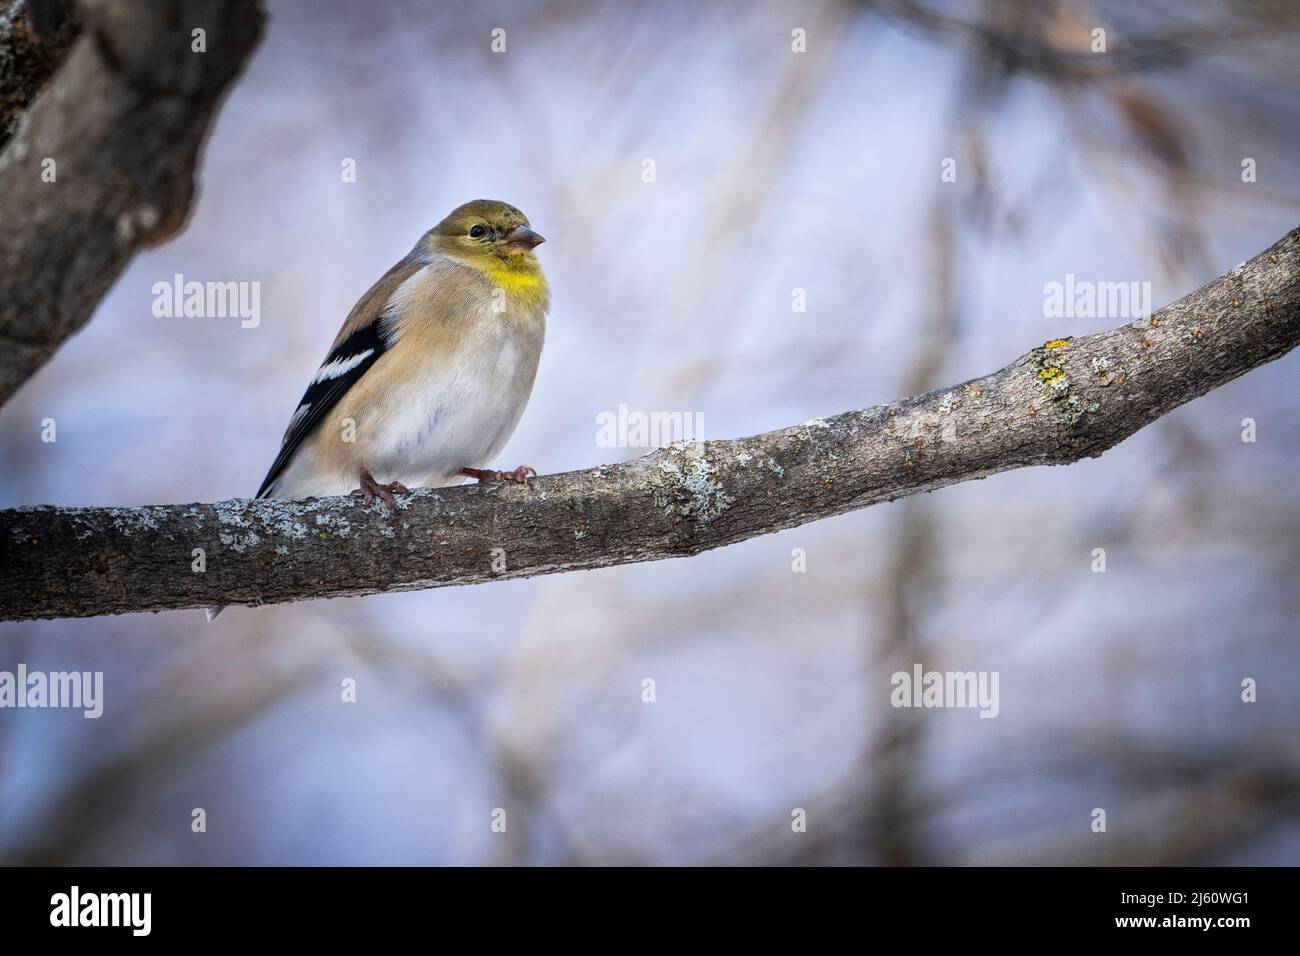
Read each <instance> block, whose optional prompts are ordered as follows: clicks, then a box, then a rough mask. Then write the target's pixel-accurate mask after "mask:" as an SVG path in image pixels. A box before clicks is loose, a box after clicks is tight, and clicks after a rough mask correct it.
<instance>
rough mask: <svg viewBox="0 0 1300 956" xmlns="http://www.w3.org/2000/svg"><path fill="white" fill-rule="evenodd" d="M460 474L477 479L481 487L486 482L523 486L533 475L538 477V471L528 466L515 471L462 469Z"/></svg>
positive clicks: (522, 466) (521, 466)
mask: <svg viewBox="0 0 1300 956" xmlns="http://www.w3.org/2000/svg"><path fill="white" fill-rule="evenodd" d="M460 473H461V474H462V475H464V476H465V477H466V478H477V479H478V483H479V484H480V485H481V484H483V482H485V481H517V482H518V483H519V484H521V485H526V484H528V476H529V474H532V476H533V477H534V478H536V477H537V469H536V468H532V467H529V466H528V465H520V466H519V467H518V468H516V469H515V470H514V471H492V470H491V469H490V468H462V469H461V470H460Z"/></svg>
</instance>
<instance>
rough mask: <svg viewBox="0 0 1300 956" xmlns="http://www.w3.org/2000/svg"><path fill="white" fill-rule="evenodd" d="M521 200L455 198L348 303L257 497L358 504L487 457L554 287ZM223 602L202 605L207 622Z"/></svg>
mask: <svg viewBox="0 0 1300 956" xmlns="http://www.w3.org/2000/svg"><path fill="white" fill-rule="evenodd" d="M543 241H544V240H543V239H542V237H541V236H540V235H538V234H537V233H536V232H534V231H533V230H532V229H531V228H530V227H529V224H528V219H527V217H526V216H524V214H523V213H522V212H520V211H519V210H518V209H516V208H515V207H514V206H511V205H509V204H507V203H503V202H496V201H493V200H487V199H476V200H474V201H473V202H468V203H466V204H465V205H463V206H460V207H458V208H456V209H454V210H452V212H451V214H450V215H448V216H447V218H446V219H444V220H442V222H440V223H438V225H436V226H434V227H433V228H432V229H430V230H429V231H428V232H426V233H425V234H424V235H423V236H422V237H421V238H420V241H419V242H417V243H416V244H415V248H414V249H412V250H411V251H410V253H408V254H407V256H406V258H404V259H403V260H402V261H401V262H399V263H397V265H395V266H393V267H392V268H391V269H389V270H388V272H386V273H385V274H384V275H383V277H382V278H381V279H380V280H379V281H378V282H376V283H375V284H374V285H373V286H371V287H370V291H368V292H367V293H366V294H365V295H363V296H362V297H361V301H360V302H358V303H357V304H356V305H355V306H354V307H353V309H352V311H351V313H349V314H348V317H347V321H345V322H344V323H343V328H342V329H340V330H339V334H338V335H337V336H336V337H335V339H334V344H333V345H332V346H330V351H329V354H328V355H327V356H326V357H325V361H324V362H322V363H321V366H320V368H319V369H318V370H317V372H316V375H315V377H314V378H313V379H312V381H311V384H310V385H308V386H307V391H305V392H304V393H303V396H302V401H300V402H299V403H298V409H297V411H295V412H294V413H293V417H292V418H290V419H289V426H288V428H287V429H286V431H285V433H284V439H283V441H282V442H281V443H280V451H279V454H277V455H276V456H275V461H274V462H272V463H271V468H270V470H269V471H268V472H267V473H266V478H265V479H264V480H263V481H262V486H261V488H259V489H258V491H257V497H258V498H303V497H308V496H317V497H319V496H324V495H344V494H348V493H350V492H351V491H352V490H353V489H356V488H357V487H358V485H359V487H360V491H361V493H362V495H363V497H364V501H365V503H367V504H369V503H370V501H371V499H372V498H375V497H378V498H380V499H382V500H383V501H384V502H385V503H386V504H387V505H388V506H389V507H390V508H391V507H395V504H396V502H395V499H394V497H393V496H394V494H395V493H402V492H405V491H406V490H407V489H408V486H409V487H417V486H420V487H426V488H438V487H442V486H445V485H451V484H457V483H459V482H461V481H463V480H464V479H465V478H477V479H478V480H479V481H480V482H482V481H503V480H507V479H509V480H514V481H518V482H526V481H527V477H528V475H529V473H532V474H536V473H537V472H536V471H535V470H534V469H532V468H529V467H527V466H520V467H518V468H516V469H514V470H513V471H508V472H500V471H491V470H488V469H487V467H486V466H487V465H488V464H489V463H491V462H492V460H493V459H494V458H495V457H496V455H497V454H498V453H499V452H500V451H501V449H502V447H503V446H504V445H505V443H506V441H507V440H508V439H509V438H510V435H511V434H512V433H513V432H514V430H515V426H516V425H517V424H518V423H519V418H520V416H521V415H522V414H523V411H524V406H525V405H526V404H527V403H528V396H529V394H530V393H531V392H532V389H533V380H534V378H535V377H536V375H537V363H538V359H539V358H540V357H541V353H542V339H543V335H544V333H545V330H546V310H547V308H548V307H549V305H550V292H549V290H548V288H547V285H546V278H545V277H544V276H543V275H542V268H541V264H540V263H539V262H538V261H537V256H536V255H534V253H533V249H535V248H536V247H537V246H538V245H539V244H541V243H542V242H543ZM220 611H221V609H220V608H216V609H214V610H210V611H209V612H208V619H209V620H213V619H215V618H216V615H217V614H219V613H220Z"/></svg>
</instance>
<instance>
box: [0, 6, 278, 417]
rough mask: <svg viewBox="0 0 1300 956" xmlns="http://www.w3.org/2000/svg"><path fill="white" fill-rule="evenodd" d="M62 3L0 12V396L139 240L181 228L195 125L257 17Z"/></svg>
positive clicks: (50, 350) (245, 50)
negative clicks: (0, 218)
mask: <svg viewBox="0 0 1300 956" xmlns="http://www.w3.org/2000/svg"><path fill="white" fill-rule="evenodd" d="M75 10H76V13H75V16H74V14H73V13H72V12H66V13H65V9H64V8H63V7H62V6H61V5H59V4H57V3H54V2H52V0H37V2H36V3H35V4H32V3H31V2H30V0H28V3H27V4H26V5H23V4H12V5H11V6H10V8H9V11H8V13H7V14H5V16H4V17H3V19H0V44H3V46H0V49H6V50H8V51H10V52H9V54H7V55H6V56H5V57H4V58H3V59H0V97H2V99H0V109H3V113H2V114H0V120H3V121H5V124H6V125H5V130H6V132H9V131H10V130H12V135H10V136H8V137H7V142H5V143H4V144H3V152H0V197H3V201H4V212H5V215H4V223H3V227H2V228H0V403H3V402H4V401H6V400H7V399H8V398H9V396H10V395H12V394H13V393H14V391H15V390H16V389H17V388H18V386H19V385H21V384H22V383H23V382H24V381H25V380H26V379H27V378H28V377H29V376H30V375H31V374H32V373H33V372H35V371H36V370H37V369H38V368H40V367H41V366H42V365H43V364H44V363H45V362H46V361H47V360H48V359H49V358H50V356H51V355H53V354H54V352H55V350H56V349H58V347H59V346H60V345H61V344H62V343H63V341H64V340H65V339H66V338H67V337H68V336H70V335H72V334H73V333H74V332H76V331H77V330H78V329H80V328H81V327H82V326H83V325H84V324H85V323H86V322H87V321H88V320H89V319H90V316H91V313H92V312H93V311H94V310H95V307H96V306H98V305H99V302H100V299H101V298H103V296H104V293H106V292H107V291H108V289H109V287H110V286H111V285H112V284H113V282H114V281H116V279H117V278H118V276H119V275H121V273H122V271H123V270H124V269H125V268H126V266H127V264H128V263H129V262H130V261H131V259H132V257H133V256H134V255H135V254H136V252H137V251H138V250H139V249H141V248H145V247H148V246H151V245H157V244H158V243H160V242H163V241H165V240H166V239H169V238H170V237H172V236H173V235H175V234H176V232H178V231H179V230H180V229H181V227H182V226H183V225H184V223H185V222H186V220H187V219H188V217H189V214H190V204H191V202H192V200H193V197H194V175H195V167H196V165H197V163H198V159H199V152H200V149H201V147H202V145H203V142H204V140H205V139H206V137H207V133H208V128H209V126H210V124H211V121H212V118H213V116H214V115H215V113H216V110H217V106H218V105H219V103H220V102H221V100H222V98H223V97H224V96H225V94H226V91H227V90H228V89H229V87H230V84H231V83H232V82H233V81H234V79H235V77H236V76H238V74H239V72H240V71H241V70H242V69H243V67H244V63H245V61H246V60H247V58H248V57H249V56H250V55H251V54H252V51H253V48H254V47H255V46H256V45H257V42H258V40H259V39H260V37H261V33H262V22H263V17H264V15H263V13H262V8H261V4H260V2H259V0H192V2H180V0H167V2H157V0H84V2H82V3H81V4H80V5H79V6H77V7H76V8H75ZM76 22H80V24H81V31H80V33H79V35H78V37H77V39H76V40H75V41H73V40H72V34H73V31H74V29H75V28H74V27H73V26H72V25H71V24H73V23H76ZM196 34H200V35H196ZM6 40H7V41H8V42H7V43H6V42H5V41H6ZM69 43H71V49H70V50H68V51H67V53H66V60H64V61H63V64H62V66H60V67H59V68H58V70H57V72H54V73H53V75H52V76H51V75H50V71H51V69H52V68H53V66H54V64H56V63H58V62H59V60H60V57H61V56H62V55H63V51H64V48H65V47H66V46H67V45H68V44H69ZM199 47H202V48H201V49H199ZM37 90H41V92H40V93H39V94H38V95H36V98H35V100H34V101H32V102H30V103H29V102H28V101H29V100H30V99H31V97H32V96H33V95H34V94H36V93H37ZM24 109H26V110H27V112H25V113H21V120H20V121H18V122H17V124H16V128H15V127H14V125H12V124H10V123H9V120H11V119H12V118H13V117H14V116H16V115H19V113H20V111H22V110H24Z"/></svg>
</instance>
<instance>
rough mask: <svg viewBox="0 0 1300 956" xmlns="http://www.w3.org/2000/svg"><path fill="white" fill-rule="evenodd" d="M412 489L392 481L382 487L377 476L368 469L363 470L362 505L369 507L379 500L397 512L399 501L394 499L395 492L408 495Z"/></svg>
mask: <svg viewBox="0 0 1300 956" xmlns="http://www.w3.org/2000/svg"><path fill="white" fill-rule="evenodd" d="M410 490H411V489H410V488H407V487H406V485H404V484H402V483H401V482H400V481H390V482H389V483H388V484H386V485H381V484H380V483H379V482H377V481H375V476H374V475H372V474H371V473H370V472H369V471H368V470H367V469H365V468H362V469H361V504H362V505H368V504H370V502H372V501H374V500H375V499H376V498H378V499H379V500H380V501H382V502H383V503H384V504H386V505H388V508H389V510H391V511H396V510H397V499H396V498H394V497H393V493H394V492H400V493H401V494H406V493H407V492H409V491H410Z"/></svg>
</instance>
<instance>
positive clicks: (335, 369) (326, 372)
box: [257, 321, 392, 498]
mask: <svg viewBox="0 0 1300 956" xmlns="http://www.w3.org/2000/svg"><path fill="white" fill-rule="evenodd" d="M381 326H382V322H381V321H375V322H371V323H370V324H369V325H366V326H364V327H362V328H359V329H357V330H356V331H355V332H353V333H352V334H351V335H349V336H348V337H347V338H346V339H344V340H343V341H342V342H340V343H339V344H338V345H337V346H335V348H334V350H333V351H331V352H330V354H329V355H327V356H326V357H325V361H324V362H322V363H321V367H320V371H318V372H317V373H316V378H315V379H313V380H312V383H311V384H310V385H308V386H307V391H305V392H303V394H302V401H300V402H299V403H298V410H297V411H296V412H294V413H293V418H291V419H290V420H289V428H288V430H287V431H286V432H285V433H284V441H283V442H282V443H281V444H280V452H279V454H277V455H276V456H275V461H273V462H272V463H271V468H270V470H269V471H268V472H267V473H266V477H265V478H264V479H262V487H260V488H258V489H257V497H259V498H261V497H263V496H265V495H266V491H267V489H268V488H270V487H271V485H272V484H273V483H274V482H275V480H276V479H277V478H279V477H280V474H281V473H282V472H283V471H284V469H285V466H287V465H288V464H289V461H290V459H292V458H293V455H294V452H296V451H297V450H298V448H299V447H300V446H301V445H302V443H303V442H304V441H306V439H307V436H308V435H310V434H311V433H312V431H313V430H315V428H316V426H317V425H319V424H320V423H321V420H322V419H323V418H324V417H325V416H326V415H327V414H328V413H329V410H330V409H331V408H333V407H334V406H335V405H337V404H338V402H339V399H341V398H342V397H343V396H344V395H345V394H346V393H347V391H348V389H350V388H351V387H352V386H353V385H355V384H356V383H357V381H358V380H360V378H361V376H362V375H365V374H366V372H367V370H369V368H370V367H371V366H372V365H374V364H375V362H376V361H378V359H379V356H381V355H383V354H384V352H385V351H387V350H388V348H389V346H390V345H391V344H392V343H391V342H389V341H388V339H387V337H386V336H385V334H384V330H383V329H382V328H381Z"/></svg>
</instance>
